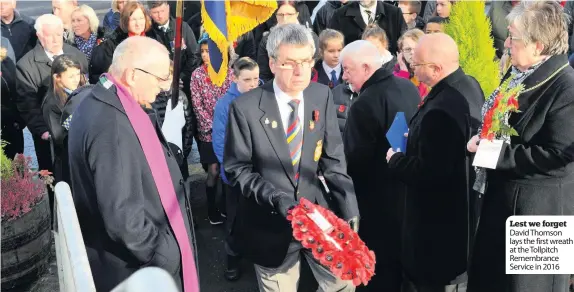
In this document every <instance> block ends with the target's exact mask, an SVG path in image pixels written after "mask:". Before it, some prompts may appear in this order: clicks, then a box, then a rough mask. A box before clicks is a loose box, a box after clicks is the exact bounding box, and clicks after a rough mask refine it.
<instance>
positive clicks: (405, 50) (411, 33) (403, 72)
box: [393, 28, 429, 99]
mask: <svg viewBox="0 0 574 292" xmlns="http://www.w3.org/2000/svg"><path fill="white" fill-rule="evenodd" d="M424 34H425V33H424V32H423V31H422V30H420V29H417V28H414V29H410V30H407V31H406V32H405V33H404V34H403V35H402V36H401V37H400V38H399V43H398V45H399V55H398V56H397V65H395V68H394V72H393V73H394V74H395V76H397V77H401V78H404V79H409V80H411V82H412V83H413V84H414V85H415V86H416V87H417V88H418V90H419V94H420V96H421V99H424V98H425V96H426V95H427V94H428V92H429V87H428V86H426V85H425V84H424V83H422V82H420V81H419V80H418V79H417V77H416V76H415V73H414V70H413V68H412V67H411V63H412V60H413V55H414V54H415V48H416V46H417V43H418V41H419V39H420V38H421V37H422V36H423V35H424Z"/></svg>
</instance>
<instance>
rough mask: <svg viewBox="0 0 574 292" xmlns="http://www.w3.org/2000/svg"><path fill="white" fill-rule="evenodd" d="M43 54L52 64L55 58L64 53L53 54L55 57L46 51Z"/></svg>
mask: <svg viewBox="0 0 574 292" xmlns="http://www.w3.org/2000/svg"><path fill="white" fill-rule="evenodd" d="M44 52H45V53H46V55H47V56H48V58H49V59H50V60H52V62H54V58H55V57H57V56H59V55H63V54H64V51H62V52H60V53H59V54H55V55H54V54H52V53H50V52H48V51H46V50H44Z"/></svg>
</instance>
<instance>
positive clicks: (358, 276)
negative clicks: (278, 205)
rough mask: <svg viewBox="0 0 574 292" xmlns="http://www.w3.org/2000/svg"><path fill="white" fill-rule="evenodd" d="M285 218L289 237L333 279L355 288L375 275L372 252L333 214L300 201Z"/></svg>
mask: <svg viewBox="0 0 574 292" xmlns="http://www.w3.org/2000/svg"><path fill="white" fill-rule="evenodd" d="M287 219H288V220H289V221H291V226H292V227H293V237H295V239H297V240H298V241H300V242H301V244H302V245H303V246H304V247H305V248H308V249H310V250H311V251H312V252H313V257H315V259H317V260H318V261H319V262H320V263H321V264H322V265H323V266H325V267H327V268H328V269H329V270H330V271H331V272H332V273H333V274H334V275H335V276H337V277H339V278H341V279H342V280H351V281H353V285H355V286H359V285H360V284H361V283H362V284H364V285H367V283H368V282H369V280H370V279H371V277H372V276H373V275H374V274H375V253H374V252H373V251H371V250H369V249H368V248H367V246H365V243H364V242H363V241H362V240H361V239H360V238H359V235H358V234H357V233H356V232H355V231H353V230H352V229H351V227H350V226H349V224H348V223H347V222H345V221H344V220H342V219H340V218H339V217H337V216H336V215H335V214H333V212H331V211H329V210H327V209H325V208H323V207H321V206H318V205H315V204H313V203H311V202H310V201H309V200H307V199H305V198H301V201H300V204H299V205H297V206H296V207H295V208H293V209H292V210H291V211H290V214H289V216H288V217H287Z"/></svg>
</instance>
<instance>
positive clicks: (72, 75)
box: [41, 54, 87, 210]
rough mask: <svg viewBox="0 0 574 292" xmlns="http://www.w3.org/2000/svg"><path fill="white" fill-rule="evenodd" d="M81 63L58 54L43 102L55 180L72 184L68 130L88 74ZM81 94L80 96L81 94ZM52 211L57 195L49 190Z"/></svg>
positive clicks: (68, 56)
mask: <svg viewBox="0 0 574 292" xmlns="http://www.w3.org/2000/svg"><path fill="white" fill-rule="evenodd" d="M81 68H82V66H81V64H80V62H79V61H78V60H76V58H75V57H74V56H72V55H66V54H63V55H59V56H57V57H55V58H54V62H52V72H51V75H50V76H51V78H50V79H51V80H50V88H49V89H48V91H47V92H46V96H45V97H44V101H43V102H42V107H41V109H42V116H43V118H44V122H45V123H46V125H47V126H48V131H49V133H50V140H51V143H52V146H53V151H54V152H53V157H52V158H53V163H54V166H53V167H54V179H55V182H60V181H64V182H67V183H71V180H70V168H69V167H68V161H69V160H68V129H69V122H70V119H68V117H71V113H72V112H73V109H72V108H75V107H76V106H77V104H78V103H79V102H80V101H81V99H82V98H83V95H81V94H80V93H81V92H83V91H84V89H85V88H87V87H83V86H84V85H86V83H87V82H86V79H87V78H86V76H85V75H84V74H82V73H81V72H80V70H81ZM79 94H80V95H79ZM48 194H49V200H50V210H54V209H53V206H54V195H53V192H49V193H48Z"/></svg>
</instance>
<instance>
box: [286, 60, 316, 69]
mask: <svg viewBox="0 0 574 292" xmlns="http://www.w3.org/2000/svg"><path fill="white" fill-rule="evenodd" d="M277 64H278V66H279V68H281V69H285V70H294V69H295V68H296V67H297V66H298V65H301V69H310V68H311V67H313V65H314V62H313V59H307V60H303V61H299V62H295V61H285V62H278V63H277Z"/></svg>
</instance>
